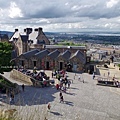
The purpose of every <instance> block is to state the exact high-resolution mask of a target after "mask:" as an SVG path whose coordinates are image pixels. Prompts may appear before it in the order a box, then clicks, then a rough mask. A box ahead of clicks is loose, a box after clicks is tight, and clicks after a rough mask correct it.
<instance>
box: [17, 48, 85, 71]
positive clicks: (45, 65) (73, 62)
mask: <svg viewBox="0 0 120 120" xmlns="http://www.w3.org/2000/svg"><path fill="white" fill-rule="evenodd" d="M15 61H16V63H17V65H18V66H23V67H24V68H27V69H33V68H34V67H36V69H44V70H45V69H47V70H53V69H57V70H62V69H64V70H67V71H76V72H80V71H83V70H84V69H85V65H86V56H85V54H84V53H82V52H81V51H80V50H76V52H71V51H69V50H65V51H64V52H60V51H59V50H58V49H56V50H54V51H52V52H50V51H49V50H48V49H44V50H41V51H40V50H38V49H34V50H31V51H28V52H25V53H23V54H21V55H20V56H19V57H17V58H16V60H15Z"/></svg>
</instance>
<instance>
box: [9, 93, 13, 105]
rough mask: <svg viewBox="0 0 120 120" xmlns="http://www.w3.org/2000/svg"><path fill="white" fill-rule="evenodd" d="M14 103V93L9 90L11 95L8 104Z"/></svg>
mask: <svg viewBox="0 0 120 120" xmlns="http://www.w3.org/2000/svg"><path fill="white" fill-rule="evenodd" d="M12 103H14V93H13V92H11V95H10V104H12Z"/></svg>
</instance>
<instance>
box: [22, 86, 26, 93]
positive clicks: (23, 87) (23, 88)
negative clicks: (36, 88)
mask: <svg viewBox="0 0 120 120" xmlns="http://www.w3.org/2000/svg"><path fill="white" fill-rule="evenodd" d="M24 90H25V85H24V84H22V91H23V92H24Z"/></svg>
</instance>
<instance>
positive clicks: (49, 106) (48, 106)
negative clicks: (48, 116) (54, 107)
mask: <svg viewBox="0 0 120 120" xmlns="http://www.w3.org/2000/svg"><path fill="white" fill-rule="evenodd" d="M47 108H48V110H49V111H50V108H51V105H50V103H48V105H47Z"/></svg>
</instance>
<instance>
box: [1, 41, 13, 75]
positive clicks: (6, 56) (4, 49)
mask: <svg viewBox="0 0 120 120" xmlns="http://www.w3.org/2000/svg"><path fill="white" fill-rule="evenodd" d="M11 53H12V45H11V44H10V43H8V42H0V73H1V74H3V72H4V71H9V70H10V69H11V65H12V64H11V63H10V60H11Z"/></svg>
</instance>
